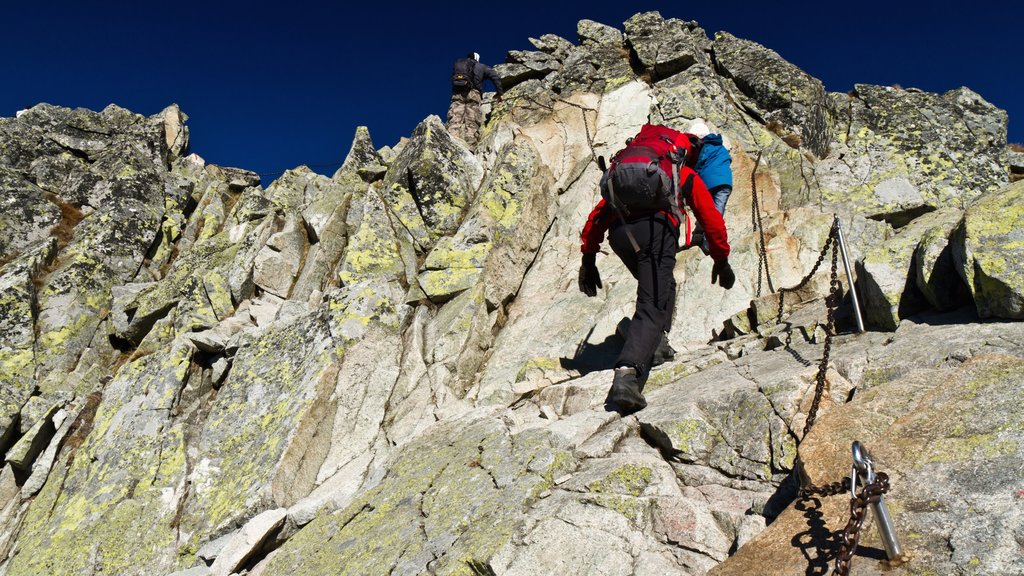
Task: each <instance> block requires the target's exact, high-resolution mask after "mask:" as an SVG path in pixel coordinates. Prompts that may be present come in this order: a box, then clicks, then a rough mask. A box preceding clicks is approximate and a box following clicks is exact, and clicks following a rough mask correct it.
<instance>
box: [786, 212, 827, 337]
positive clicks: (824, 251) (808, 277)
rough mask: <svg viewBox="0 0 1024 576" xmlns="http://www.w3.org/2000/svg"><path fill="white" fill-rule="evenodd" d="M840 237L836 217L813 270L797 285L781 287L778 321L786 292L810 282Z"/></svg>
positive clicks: (798, 288)
mask: <svg viewBox="0 0 1024 576" xmlns="http://www.w3.org/2000/svg"><path fill="white" fill-rule="evenodd" d="M838 238H839V220H838V219H836V220H833V221H832V229H831V230H829V233H828V238H826V239H825V245H824V246H822V247H821V252H820V253H819V254H818V260H817V261H816V262H815V263H814V266H813V267H812V268H811V271H810V272H808V273H807V275H806V276H804V277H803V278H802V279H801V280H800V282H799V283H798V284H797V285H796V286H791V287H789V288H779V312H778V314H777V317H776V322H777V323H781V322H782V312H783V307H784V304H785V298H786V292H797V291H799V290H802V289H803V288H804V287H806V286H807V284H809V283H810V281H811V278H814V275H815V274H816V273H817V272H818V268H820V267H821V263H822V262H824V261H825V255H826V254H828V250H829V248H832V249H833V256H834V255H835V254H834V249H835V244H836V243H837V242H838ZM835 273H836V269H835V263H833V265H832V275H833V276H835Z"/></svg>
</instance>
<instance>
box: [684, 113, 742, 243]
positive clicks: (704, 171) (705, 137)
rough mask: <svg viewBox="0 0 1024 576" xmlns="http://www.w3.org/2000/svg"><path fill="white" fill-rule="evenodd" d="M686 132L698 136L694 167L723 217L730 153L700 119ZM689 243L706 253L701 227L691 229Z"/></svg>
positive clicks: (729, 184)
mask: <svg viewBox="0 0 1024 576" xmlns="http://www.w3.org/2000/svg"><path fill="white" fill-rule="evenodd" d="M687 133H689V134H693V135H694V136H696V137H698V138H700V142H701V144H700V153H699V154H698V155H697V156H696V162H695V163H694V165H693V169H694V171H696V172H697V174H698V175H699V176H700V178H701V180H703V181H704V185H705V186H707V189H708V192H710V193H711V199H712V200H713V201H714V203H715V208H716V209H718V212H719V214H721V215H722V217H723V218H724V217H725V205H726V204H727V203H728V202H729V196H730V195H731V194H732V156H730V155H729V150H727V149H726V147H725V143H724V142H723V141H722V135H721V134H710V133H709V130H708V127H707V126H706V125H705V124H704V123H703V122H695V123H694V124H692V125H691V126H690V127H689V129H688V130H687ZM690 245H691V246H700V247H701V248H702V249H703V250H704V253H705V254H706V253H707V252H708V241H707V238H705V237H704V231H703V230H695V231H694V234H693V238H692V240H691V243H690Z"/></svg>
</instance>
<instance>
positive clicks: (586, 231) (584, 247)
mask: <svg viewBox="0 0 1024 576" xmlns="http://www.w3.org/2000/svg"><path fill="white" fill-rule="evenodd" d="M610 216H611V214H610V210H609V208H608V204H607V203H606V202H605V201H604V198H602V199H601V201H600V202H598V203H597V206H595V207H594V209H593V210H591V212H590V216H589V217H588V218H587V223H586V224H584V225H583V233H582V234H580V240H582V243H581V246H580V251H581V252H583V253H584V254H597V253H598V252H600V250H601V243H602V242H604V234H605V232H607V231H608V226H609V225H610V224H611V218H610Z"/></svg>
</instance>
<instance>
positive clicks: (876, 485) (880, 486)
mask: <svg viewBox="0 0 1024 576" xmlns="http://www.w3.org/2000/svg"><path fill="white" fill-rule="evenodd" d="M888 491H889V476H888V475H887V474H886V473H885V472H879V473H878V474H877V475H876V476H875V481H874V482H872V483H871V484H867V485H865V486H864V488H863V489H862V490H861V491H860V493H859V494H856V495H854V496H853V497H852V498H850V519H849V520H848V521H847V522H846V527H844V528H843V532H842V534H841V538H842V545H841V546H840V547H839V552H838V554H836V567H835V570H834V571H833V572H832V574H833V575H834V576H846V575H847V574H849V573H850V563H851V562H852V560H853V553H854V552H856V551H857V542H858V541H859V540H860V529H861V528H862V527H863V526H864V519H865V518H866V517H867V515H868V505H869V504H877V503H878V501H879V500H880V499H881V498H882V494H885V493H886V492H888Z"/></svg>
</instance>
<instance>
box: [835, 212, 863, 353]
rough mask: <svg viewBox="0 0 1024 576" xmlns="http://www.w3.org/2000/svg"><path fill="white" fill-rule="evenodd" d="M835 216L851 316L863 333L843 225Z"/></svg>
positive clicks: (858, 329) (837, 215) (859, 330)
mask: <svg viewBox="0 0 1024 576" xmlns="http://www.w3.org/2000/svg"><path fill="white" fill-rule="evenodd" d="M835 217H836V233H837V236H836V240H838V241H839V252H840V254H842V255H843V267H844V268H846V281H847V283H849V285H850V300H852V301H853V316H854V318H856V319H857V331H858V332H860V333H861V334H863V333H864V332H865V330H864V320H863V318H862V317H861V314H860V301H859V300H858V299H857V288H856V287H855V286H854V285H853V271H852V270H851V269H850V256H849V255H848V254H847V253H846V238H844V237H843V226H842V224H840V220H839V214H836V215H835Z"/></svg>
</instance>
